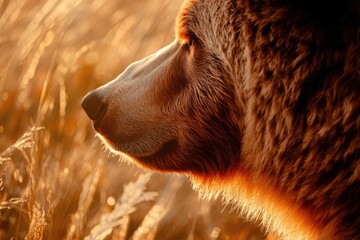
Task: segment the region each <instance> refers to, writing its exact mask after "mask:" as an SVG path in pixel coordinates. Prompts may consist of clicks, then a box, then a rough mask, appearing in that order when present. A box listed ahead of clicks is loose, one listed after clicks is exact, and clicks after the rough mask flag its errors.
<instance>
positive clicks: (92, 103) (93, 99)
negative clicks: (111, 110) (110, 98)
mask: <svg viewBox="0 0 360 240" xmlns="http://www.w3.org/2000/svg"><path fill="white" fill-rule="evenodd" d="M81 106H82V108H83V109H84V110H85V112H86V114H87V115H88V117H89V118H90V119H91V120H93V121H96V120H100V119H101V118H102V117H103V116H104V115H105V113H106V110H107V104H106V103H105V102H104V101H103V98H102V96H101V95H100V94H99V93H98V92H96V91H92V92H89V93H88V94H86V96H85V97H84V98H83V99H82V100H81Z"/></svg>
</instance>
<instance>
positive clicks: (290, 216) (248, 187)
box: [192, 172, 323, 240]
mask: <svg viewBox="0 0 360 240" xmlns="http://www.w3.org/2000/svg"><path fill="white" fill-rule="evenodd" d="M192 180H193V181H192V182H193V187H194V188H195V189H196V190H197V191H198V192H199V193H200V195H201V196H202V197H204V198H208V199H210V198H214V199H216V198H218V197H219V196H221V197H222V200H223V201H224V203H225V204H235V206H236V207H238V209H239V212H240V215H241V216H243V217H245V218H247V219H249V220H260V222H261V225H263V226H264V227H265V229H266V231H267V232H270V233H271V234H274V235H275V236H276V237H277V238H279V239H296V240H297V239H319V236H320V232H321V231H323V230H322V229H321V226H319V224H318V223H317V222H315V220H314V218H312V217H311V216H312V213H311V212H310V211H309V209H304V208H302V207H301V206H300V205H298V204H296V202H295V201H292V200H290V198H288V197H287V196H284V194H283V193H281V192H280V191H279V190H278V189H277V188H275V187H274V186H271V185H270V184H269V183H268V181H267V178H266V177H257V178H256V179H252V178H251V177H250V176H249V175H248V174H247V173H246V172H237V173H235V174H232V175H230V176H228V177H226V178H224V176H218V177H213V178H211V179H209V178H203V177H199V176H192ZM321 235H322V236H323V233H321Z"/></svg>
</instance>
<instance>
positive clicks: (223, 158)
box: [82, 1, 244, 176]
mask: <svg viewBox="0 0 360 240" xmlns="http://www.w3.org/2000/svg"><path fill="white" fill-rule="evenodd" d="M205 2H206V1H205ZM205 2H203V1H189V2H187V3H185V4H184V6H183V10H182V11H181V13H180V15H179V16H178V20H177V26H176V39H175V40H174V41H173V42H172V43H171V44H169V45H168V46H166V47H164V48H163V49H161V50H159V51H158V52H156V53H155V54H153V55H151V56H149V57H147V58H145V59H143V60H140V61H138V62H135V63H133V64H131V65H130V66H129V67H128V68H127V69H126V70H125V71H124V72H123V73H122V74H120V76H118V77H117V78H116V79H115V80H113V81H111V82H109V83H108V84H106V85H104V86H102V87H100V88H98V89H96V90H94V91H92V92H90V93H89V94H88V95H87V96H85V98H84V99H83V101H82V106H83V108H84V109H85V111H86V112H87V114H88V116H89V117H90V118H91V119H92V120H93V122H94V128H95V130H96V131H97V133H98V134H99V136H100V138H101V139H102V140H103V141H104V142H105V143H106V144H107V145H108V146H110V148H111V149H112V150H114V151H115V152H118V153H125V154H126V155H128V156H130V157H131V158H133V159H134V160H135V161H136V162H137V163H140V165H142V166H145V167H147V168H151V169H155V170H160V171H177V172H183V173H191V174H195V175H202V174H206V175H207V176H209V175H211V174H219V173H224V172H228V171H231V169H233V168H234V166H235V165H236V164H237V162H238V161H239V159H240V155H241V153H240V149H241V139H242V124H243V115H244V113H243V111H244V108H243V94H242V93H241V91H242V90H241V89H242V87H241V81H240V80H239V76H241V75H242V74H241V68H240V67H239V64H241V59H239V56H240V54H239V53H237V52H234V49H236V51H241V48H239V47H236V48H234V46H235V45H238V42H239V39H238V38H239V36H238V34H239V33H238V31H234V29H233V26H234V24H233V23H232V22H231V21H233V20H234V19H230V18H229V16H231V15H232V14H234V13H229V11H231V9H233V8H230V7H229V6H226V5H224V6H219V8H222V9H221V10H220V9H214V8H213V7H211V4H209V3H208V2H206V3H205ZM209 6H210V7H209ZM233 11H235V9H233ZM210 16H212V18H210ZM215 19H222V21H221V22H219V21H217V20H215ZM234 39H236V41H235V40H234ZM231 49H232V50H231Z"/></svg>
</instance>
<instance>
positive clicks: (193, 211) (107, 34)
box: [0, 0, 262, 240]
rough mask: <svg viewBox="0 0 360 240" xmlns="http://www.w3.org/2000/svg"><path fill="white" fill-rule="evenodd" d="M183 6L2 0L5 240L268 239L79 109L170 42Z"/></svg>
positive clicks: (0, 230) (141, 1)
mask: <svg viewBox="0 0 360 240" xmlns="http://www.w3.org/2000/svg"><path fill="white" fill-rule="evenodd" d="M180 4H181V2H180V1H178V0H176V1H175V0H163V1H160V0H156V1H150V0H138V1H130V0H116V1H115V0H112V1H106V0H96V1H86V0H62V1H56V0H37V1H35V0H25V1H24V0H2V1H0V152H1V154H0V176H1V177H0V239H134V240H137V239H189V240H190V239H262V236H261V233H260V232H259V230H258V229H257V228H255V227H254V225H252V224H250V223H244V222H243V221H242V220H241V219H239V218H238V217H237V216H236V213H229V210H228V209H223V206H222V205H221V203H219V202H216V201H205V200H199V199H198V198H197V194H196V193H195V192H193V191H192V190H191V188H190V187H189V183H188V181H187V180H186V179H185V178H184V177H183V176H176V175H174V176H172V175H160V174H153V175H152V177H151V178H150V175H148V174H147V173H144V172H143V170H140V169H138V168H137V167H136V166H134V165H128V164H126V163H121V161H119V159H118V157H115V156H111V155H109V154H108V153H104V151H103V149H102V148H101V144H99V141H98V140H97V139H96V138H95V137H94V132H93V130H92V128H91V125H90V121H89V120H88V119H87V118H86V116H85V114H84V113H83V112H82V110H81V109H80V100H81V98H82V96H84V95H85V93H86V92H88V91H89V90H91V89H94V88H96V87H98V86H99V85H102V84H104V83H105V82H107V81H109V80H111V79H112V78H114V77H115V76H116V75H117V74H119V73H120V72H121V71H122V70H123V69H124V68H125V67H126V66H127V65H128V64H129V63H131V62H132V61H134V60H136V59H139V58H142V57H144V56H146V55H147V54H150V53H152V52H154V51H155V50H156V49H158V48H160V47H162V46H164V45H165V44H167V43H169V42H171V41H172V39H173V35H174V34H173V32H174V31H173V27H174V18H175V16H176V14H177V11H178V9H179V7H180ZM136 179H138V180H136ZM129 182H130V183H129ZM147 189H148V190H147Z"/></svg>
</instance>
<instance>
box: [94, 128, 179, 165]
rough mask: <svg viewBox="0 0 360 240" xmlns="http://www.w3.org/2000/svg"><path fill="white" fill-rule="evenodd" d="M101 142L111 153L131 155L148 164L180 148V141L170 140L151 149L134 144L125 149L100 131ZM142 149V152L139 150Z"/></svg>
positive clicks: (98, 133)
mask: <svg viewBox="0 0 360 240" xmlns="http://www.w3.org/2000/svg"><path fill="white" fill-rule="evenodd" d="M96 135H97V136H98V137H99V138H100V139H101V141H102V142H103V143H104V144H105V145H106V146H107V147H108V148H109V150H110V151H112V152H114V153H115V154H116V153H124V154H126V155H129V156H130V157H133V158H136V159H139V160H140V161H144V162H148V161H151V160H153V159H155V158H157V159H158V158H162V157H165V156H166V155H168V154H170V153H172V152H173V151H174V150H175V149H176V148H177V147H178V145H179V144H178V141H177V140H175V139H170V140H167V141H165V142H164V143H162V144H159V145H158V147H157V146H153V147H152V148H150V149H147V148H144V147H142V145H144V144H141V143H138V144H136V143H133V144H130V145H131V147H129V145H128V146H127V147H124V146H123V145H124V144H121V143H119V142H118V141H113V140H112V139H111V138H109V137H108V136H106V135H105V134H103V133H101V132H100V131H97V134H96ZM139 149H142V150H139Z"/></svg>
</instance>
